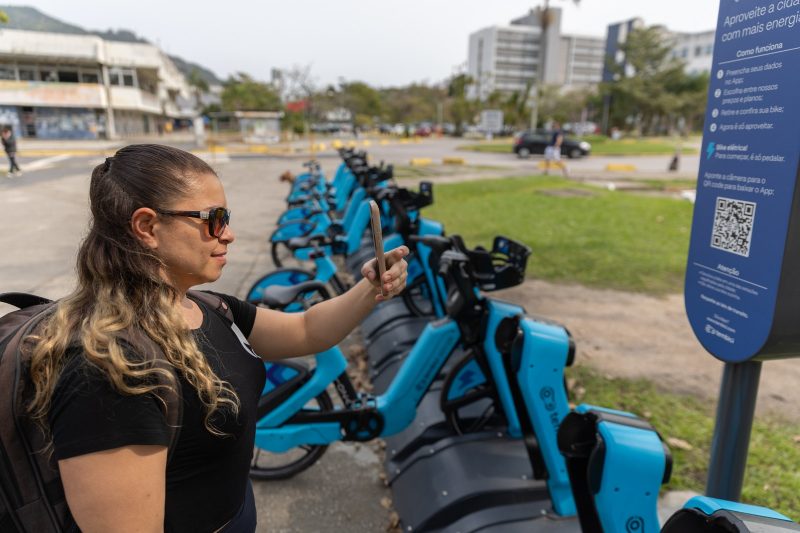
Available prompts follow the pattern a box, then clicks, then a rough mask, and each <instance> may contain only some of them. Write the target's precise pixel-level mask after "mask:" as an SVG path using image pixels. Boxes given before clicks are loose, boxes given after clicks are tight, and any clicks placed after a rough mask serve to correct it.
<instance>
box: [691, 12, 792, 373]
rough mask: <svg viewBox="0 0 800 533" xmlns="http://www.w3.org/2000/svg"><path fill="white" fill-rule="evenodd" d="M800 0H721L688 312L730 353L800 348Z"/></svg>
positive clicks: (709, 341) (750, 355) (709, 345)
mask: <svg viewBox="0 0 800 533" xmlns="http://www.w3.org/2000/svg"><path fill="white" fill-rule="evenodd" d="M798 160H800V0H721V3H720V12H719V19H718V22H717V34H716V42H715V50H714V62H713V67H712V70H711V83H710V87H709V94H708V107H707V111H706V120H705V131H704V135H703V145H702V151H701V162H700V173H699V176H698V180H697V196H696V204H695V209H694V219H693V223H692V237H691V245H690V247H689V260H688V265H687V270H686V286H685V299H686V312H687V315H688V317H689V322H690V323H691V325H692V329H693V330H694V332H695V335H697V337H698V339H699V340H700V342H701V343H702V345H703V346H704V347H705V348H706V349H707V350H708V351H709V352H710V353H711V354H713V355H714V356H715V357H717V358H719V359H721V360H723V361H726V362H732V363H737V362H742V361H746V360H749V359H754V358H756V359H768V358H778V357H793V356H796V355H800V246H798V240H800V217H799V216H798V210H799V209H800V202H798V194H797V187H796V184H797V179H798Z"/></svg>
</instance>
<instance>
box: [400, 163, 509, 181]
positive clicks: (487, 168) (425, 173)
mask: <svg viewBox="0 0 800 533" xmlns="http://www.w3.org/2000/svg"><path fill="white" fill-rule="evenodd" d="M502 170H503V167H497V166H491V165H438V164H437V165H424V166H412V165H395V166H394V177H395V178H397V179H412V178H416V179H419V178H436V177H437V176H452V175H454V174H473V173H479V172H495V173H496V172H498V171H502Z"/></svg>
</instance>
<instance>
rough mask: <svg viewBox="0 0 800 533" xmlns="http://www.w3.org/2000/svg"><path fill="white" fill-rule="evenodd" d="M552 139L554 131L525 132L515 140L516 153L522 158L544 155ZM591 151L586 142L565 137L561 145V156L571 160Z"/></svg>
mask: <svg viewBox="0 0 800 533" xmlns="http://www.w3.org/2000/svg"><path fill="white" fill-rule="evenodd" d="M552 139H553V132H552V131H536V132H532V131H524V132H522V133H520V134H519V135H517V136H516V137H515V138H514V153H515V154H517V156H518V157H522V158H526V157H529V156H530V155H531V154H544V149H545V148H546V147H547V145H548V144H550V141H551V140H552ZM591 151H592V145H591V144H589V143H588V142H586V141H578V140H575V139H571V138H569V137H564V141H563V142H562V143H561V155H563V156H566V157H568V158H570V159H576V158H578V157H583V156H587V155H589V153H590V152H591Z"/></svg>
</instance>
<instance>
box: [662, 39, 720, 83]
mask: <svg viewBox="0 0 800 533" xmlns="http://www.w3.org/2000/svg"><path fill="white" fill-rule="evenodd" d="M671 35H672V39H673V42H672V56H673V57H677V58H680V59H682V60H683V61H685V62H686V66H685V67H684V70H685V71H686V73H687V74H702V73H703V72H709V71H710V70H711V60H712V59H713V57H714V38H715V37H716V32H715V31H714V30H709V31H703V32H698V33H678V32H671Z"/></svg>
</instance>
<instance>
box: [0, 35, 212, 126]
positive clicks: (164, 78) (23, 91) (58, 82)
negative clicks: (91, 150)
mask: <svg viewBox="0 0 800 533" xmlns="http://www.w3.org/2000/svg"><path fill="white" fill-rule="evenodd" d="M192 102H193V100H192V91H191V88H190V86H189V85H188V83H187V82H186V79H185V78H184V76H183V74H182V73H181V72H180V71H179V70H178V68H177V67H176V66H175V64H174V63H173V62H172V61H171V60H170V59H169V58H168V57H167V55H166V54H164V53H163V52H162V51H161V50H160V49H159V48H157V47H156V46H153V45H151V44H146V43H127V42H118V41H107V40H104V39H102V38H100V37H97V36H93V35H70V34H61V33H47V32H33V31H23V30H0V124H7V125H11V126H12V127H13V128H14V130H15V132H16V134H17V135H18V136H21V137H36V138H46V139H95V138H115V137H118V136H130V135H140V134H147V133H153V132H156V131H158V130H159V129H160V128H161V127H162V126H163V125H164V124H165V123H166V122H168V121H172V120H174V119H189V118H192V117H194V116H196V114H197V113H196V111H195V110H194V109H193V104H192Z"/></svg>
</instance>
